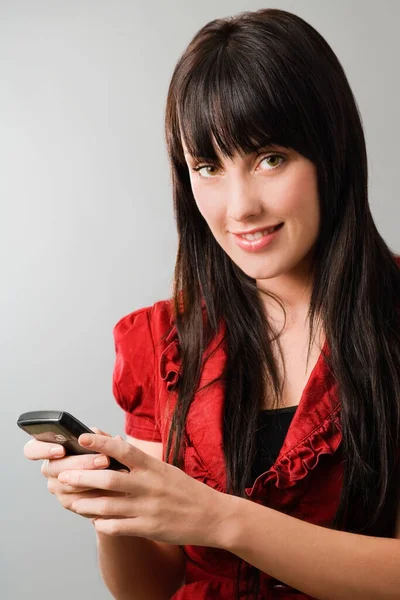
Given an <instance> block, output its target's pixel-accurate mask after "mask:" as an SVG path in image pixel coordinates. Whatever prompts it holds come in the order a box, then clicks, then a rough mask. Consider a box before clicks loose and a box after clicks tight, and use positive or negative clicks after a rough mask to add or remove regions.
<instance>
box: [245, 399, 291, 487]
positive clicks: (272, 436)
mask: <svg viewBox="0 0 400 600" xmlns="http://www.w3.org/2000/svg"><path fill="white" fill-rule="evenodd" d="M296 409H297V406H285V407H284V408H277V409H275V410H261V411H260V414H259V423H260V425H259V429H258V431H257V456H256V460H255V461H254V464H253V469H252V483H254V481H255V480H256V479H257V477H258V476H259V475H261V474H262V473H264V472H265V471H268V469H269V468H270V467H271V466H272V465H273V464H274V462H275V460H276V459H277V457H278V454H279V451H280V449H281V448H282V444H283V441H284V439H285V437H286V433H287V431H288V429H289V425H290V423H291V421H292V419H293V417H294V414H295V412H296Z"/></svg>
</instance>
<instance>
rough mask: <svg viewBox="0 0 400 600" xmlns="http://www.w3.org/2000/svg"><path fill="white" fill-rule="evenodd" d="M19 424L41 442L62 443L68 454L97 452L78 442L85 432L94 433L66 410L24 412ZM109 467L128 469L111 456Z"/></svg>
mask: <svg viewBox="0 0 400 600" xmlns="http://www.w3.org/2000/svg"><path fill="white" fill-rule="evenodd" d="M17 425H18V427H20V428H21V429H23V430H24V431H26V432H27V433H29V434H30V435H32V436H33V437H34V438H36V439H37V440H39V441H41V442H48V443H54V444H61V446H63V447H64V449H65V454H66V455H74V454H97V452H96V451H93V450H89V449H88V448H84V447H83V446H81V445H80V444H79V442H78V438H79V436H80V435H82V434H83V433H94V431H92V430H91V429H89V427H87V426H86V425H84V424H83V423H81V421H79V420H78V419H77V418H76V417H74V416H73V415H71V414H70V413H68V412H65V411H57V410H38V411H31V412H26V413H23V414H21V415H20V416H19V418H18V420H17ZM109 460H110V464H109V466H108V467H106V468H107V469H113V470H118V469H127V470H128V471H129V469H128V467H126V466H125V465H123V464H122V463H120V462H119V461H118V460H116V459H115V458H112V457H110V458H109Z"/></svg>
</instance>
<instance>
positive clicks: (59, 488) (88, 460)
mask: <svg viewBox="0 0 400 600" xmlns="http://www.w3.org/2000/svg"><path fill="white" fill-rule="evenodd" d="M91 429H92V431H93V432H94V433H101V434H103V435H106V436H108V437H112V436H111V435H110V434H109V433H105V432H104V431H101V430H100V429H97V427H91ZM117 437H120V438H121V436H117ZM121 439H122V438H121ZM54 449H56V450H58V451H59V455H58V454H54V453H53V452H52V451H54ZM24 456H25V457H26V458H28V459H29V460H43V463H42V467H41V473H42V475H44V477H46V478H47V489H48V490H49V492H50V493H51V494H54V496H55V497H56V498H57V500H58V501H59V502H60V504H61V505H62V506H63V507H64V508H66V509H67V510H70V511H72V512H73V509H72V504H73V502H74V501H75V500H77V499H78V498H97V497H99V496H105V495H110V496H111V495H113V496H115V495H116V493H115V492H114V493H113V492H105V491H104V490H94V489H92V488H77V487H74V486H72V485H68V484H65V483H61V481H59V480H58V476H59V474H60V473H62V472H63V471H67V470H70V469H77V470H82V469H96V470H97V469H105V468H106V467H108V465H109V464H110V459H109V457H108V456H105V455H104V454H76V455H73V456H65V449H64V447H63V446H62V445H61V444H52V443H49V442H40V441H39V440H36V439H35V438H33V439H32V440H30V441H29V442H27V443H26V444H25V446H24ZM102 459H103V464H96V461H99V460H102ZM80 514H81V513H80ZM81 516H84V517H86V518H91V519H93V518H94V517H95V515H82V514H81Z"/></svg>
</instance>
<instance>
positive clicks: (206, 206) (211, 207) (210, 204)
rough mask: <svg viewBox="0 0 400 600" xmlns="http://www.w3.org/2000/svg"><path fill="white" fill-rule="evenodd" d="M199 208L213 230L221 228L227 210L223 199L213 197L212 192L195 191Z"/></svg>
mask: <svg viewBox="0 0 400 600" xmlns="http://www.w3.org/2000/svg"><path fill="white" fill-rule="evenodd" d="M193 195H194V199H195V201H196V205H197V208H198V210H199V212H200V214H201V215H202V217H203V219H204V220H205V221H206V222H207V224H208V226H209V228H210V229H211V231H212V232H217V231H219V230H221V227H223V224H224V218H225V211H224V209H223V206H222V203H221V199H219V202H217V199H214V198H213V194H212V193H209V192H208V193H207V192H206V193H201V194H200V193H195V192H194V193H193Z"/></svg>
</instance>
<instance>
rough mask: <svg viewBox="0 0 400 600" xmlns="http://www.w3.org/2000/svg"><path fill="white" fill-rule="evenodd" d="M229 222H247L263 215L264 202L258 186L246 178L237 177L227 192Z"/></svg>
mask: <svg viewBox="0 0 400 600" xmlns="http://www.w3.org/2000/svg"><path fill="white" fill-rule="evenodd" d="M227 193H228V199H227V217H228V220H231V221H238V222H245V221H246V220H247V219H249V218H251V217H257V216H258V215H260V214H261V213H262V210H263V209H262V202H261V197H260V195H259V193H258V192H257V188H256V186H253V185H252V184H251V182H250V180H249V179H247V178H246V177H236V178H235V179H233V180H232V182H231V184H230V187H229V189H228V190H227Z"/></svg>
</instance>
